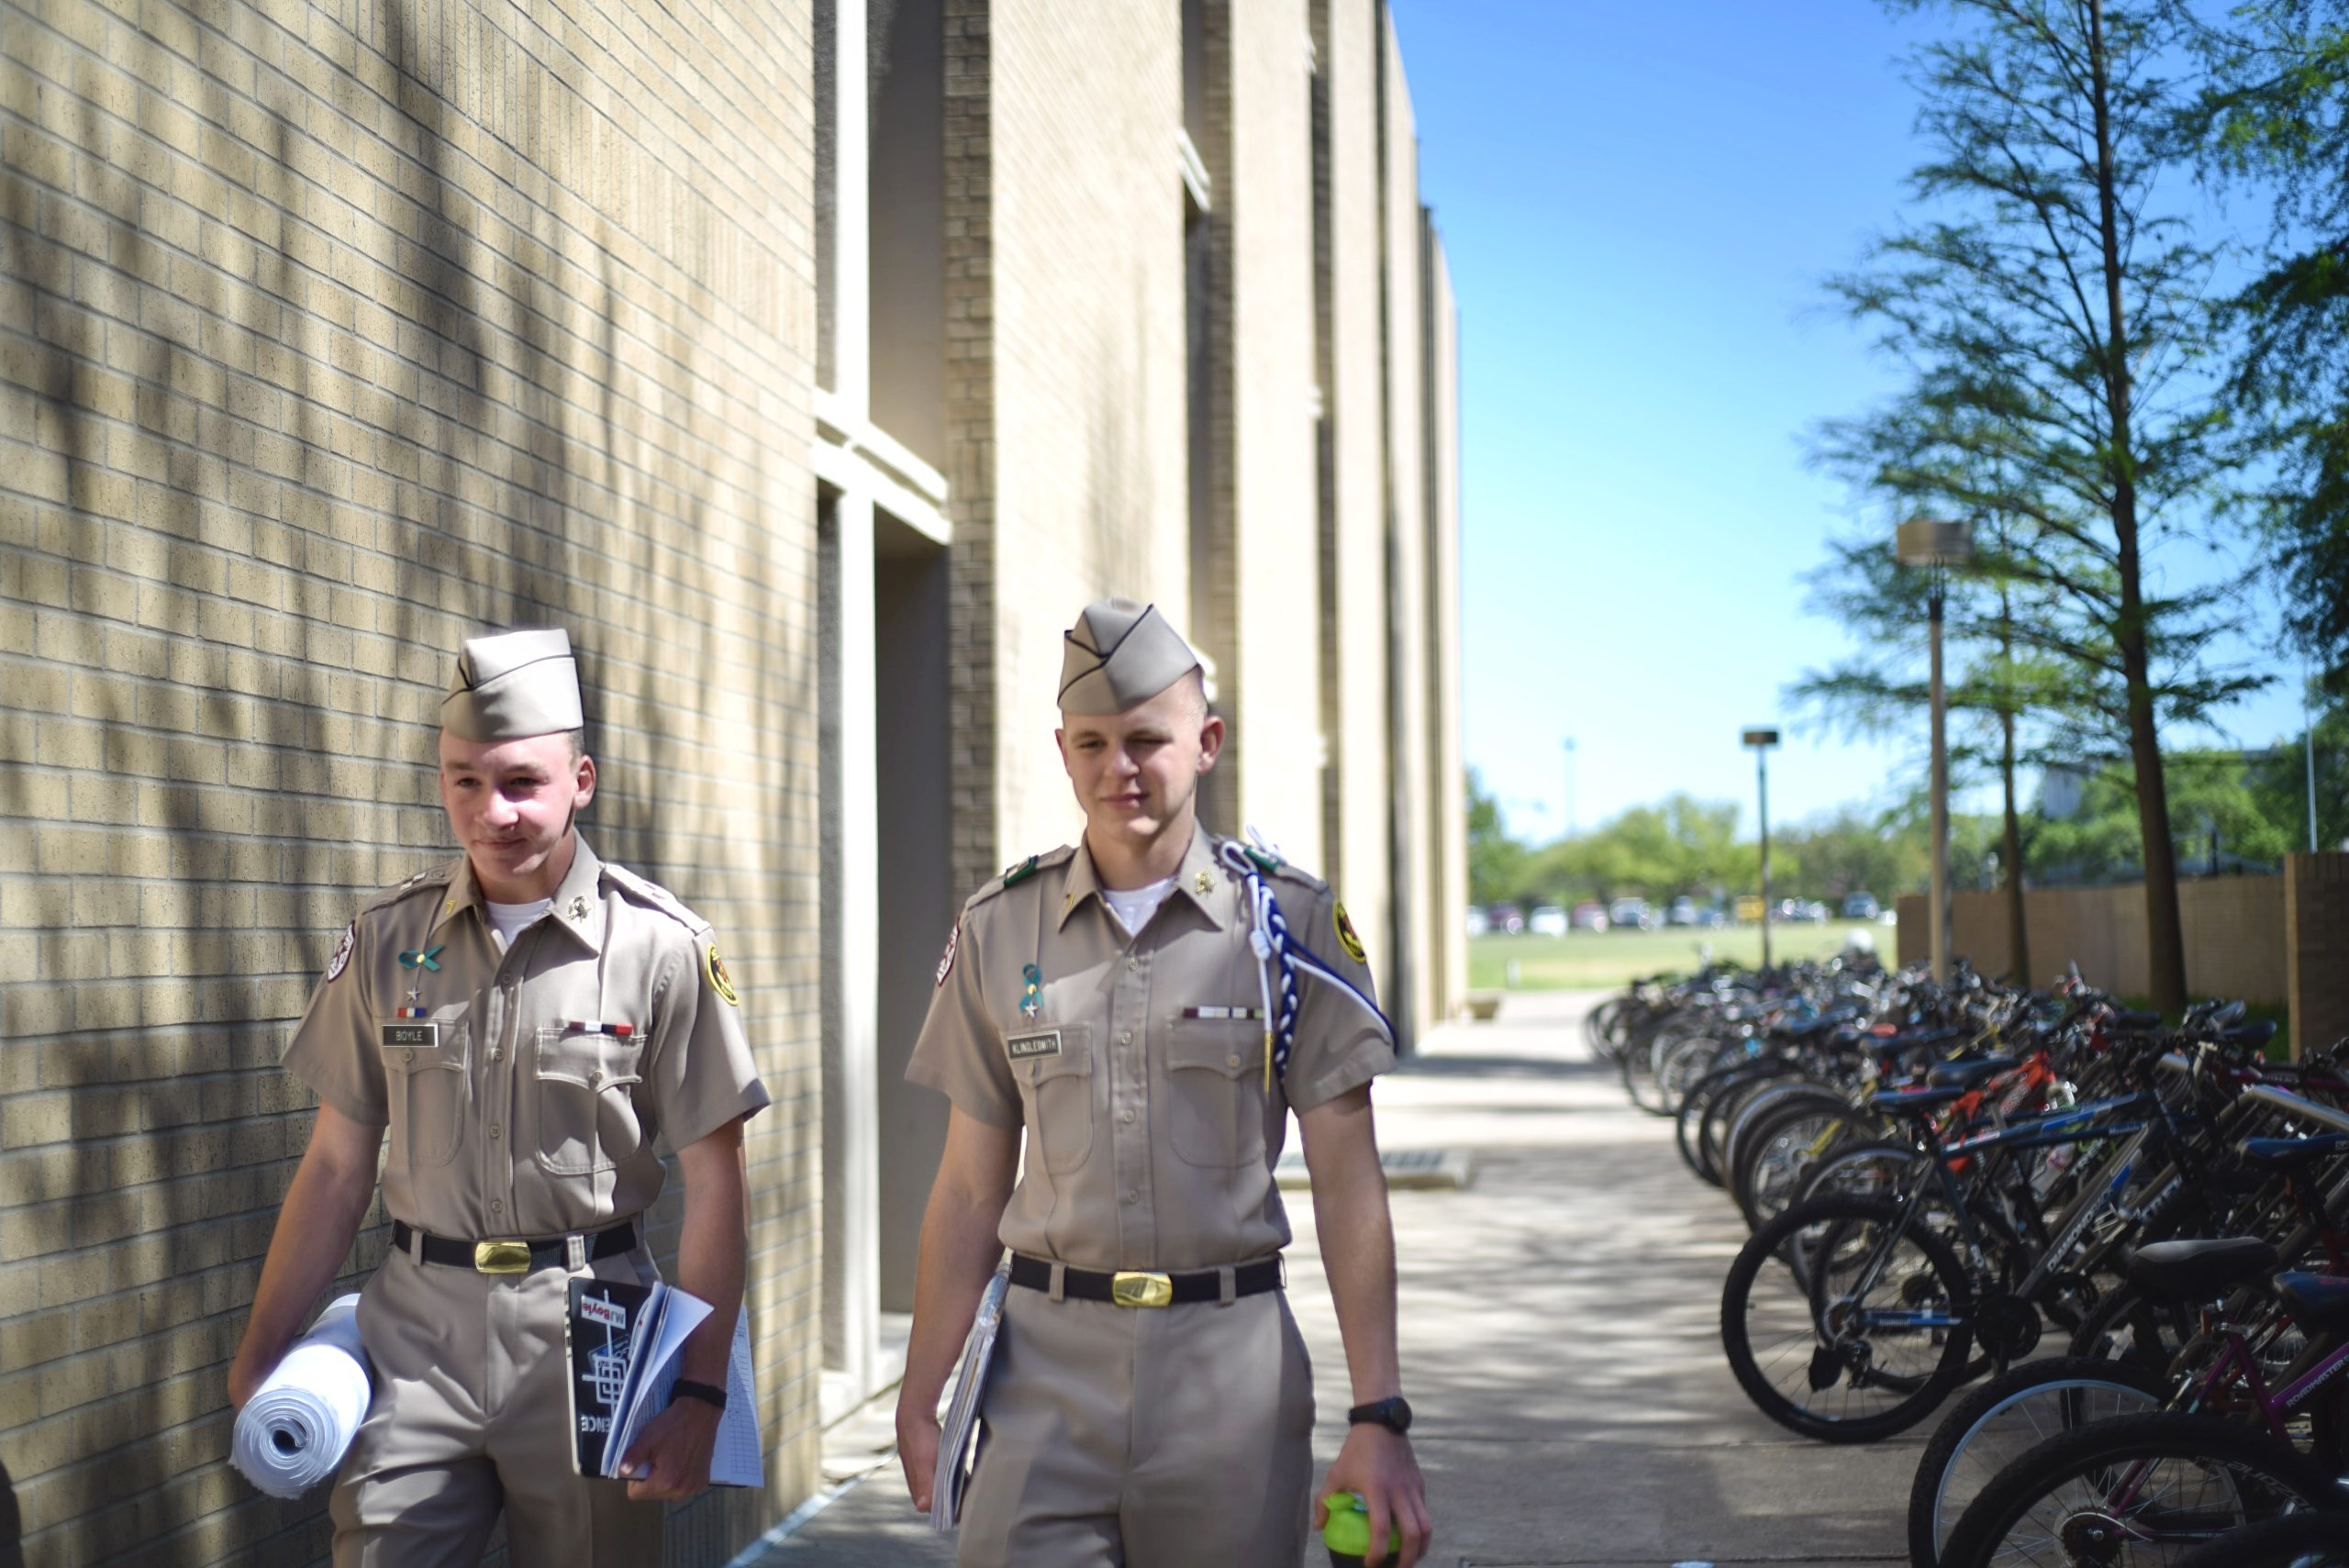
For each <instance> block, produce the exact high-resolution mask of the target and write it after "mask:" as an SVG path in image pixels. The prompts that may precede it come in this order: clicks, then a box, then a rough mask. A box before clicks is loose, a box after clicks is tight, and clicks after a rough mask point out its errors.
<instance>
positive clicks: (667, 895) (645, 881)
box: [604, 861, 710, 936]
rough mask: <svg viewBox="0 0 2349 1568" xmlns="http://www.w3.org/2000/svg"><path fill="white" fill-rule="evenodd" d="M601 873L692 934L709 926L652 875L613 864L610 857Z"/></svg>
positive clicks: (633, 896)
mask: <svg viewBox="0 0 2349 1568" xmlns="http://www.w3.org/2000/svg"><path fill="white" fill-rule="evenodd" d="M604 874H605V875H606V876H607V877H610V878H611V879H612V884H613V885H614V886H616V887H618V889H619V890H620V891H621V892H622V893H624V894H626V895H628V897H629V901H630V902H631V903H636V904H641V905H643V906H645V907H647V908H649V909H658V910H660V911H661V913H662V914H663V915H666V916H668V917H669V918H671V919H673V920H674V921H676V922H677V923H678V924H679V925H681V926H683V927H685V929H687V930H689V931H691V932H692V933H693V934H694V935H696V936H700V935H701V934H702V933H703V932H705V931H707V930H708V929H710V926H709V922H708V921H707V920H705V919H703V918H702V917H700V916H698V915H696V914H695V913H694V912H693V910H692V909H690V908H688V907H687V906H686V905H685V900H684V899H682V898H680V897H678V896H677V895H675V894H674V893H672V892H670V891H669V890H668V889H667V888H665V887H663V886H662V885H661V884H659V883H657V882H654V881H653V880H652V879H651V878H650V877H645V876H640V875H638V874H637V873H635V872H632V871H630V870H629V869H628V867H626V866H623V865H614V864H613V863H612V862H609V861H606V862H604Z"/></svg>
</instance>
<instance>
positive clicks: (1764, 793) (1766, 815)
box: [1740, 728, 1778, 969]
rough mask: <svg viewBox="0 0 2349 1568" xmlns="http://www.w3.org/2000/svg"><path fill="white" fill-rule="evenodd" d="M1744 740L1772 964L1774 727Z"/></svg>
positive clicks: (1765, 942)
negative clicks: (1748, 757) (1756, 816)
mask: <svg viewBox="0 0 2349 1568" xmlns="http://www.w3.org/2000/svg"><path fill="white" fill-rule="evenodd" d="M1740 739H1741V740H1743V741H1744V743H1745V744H1746V745H1748V746H1751V747H1753V794H1754V804H1755V806H1757V807H1758V812H1759V816H1760V817H1761V822H1762V967H1763V968H1765V969H1767V968H1769V967H1770V748H1771V747H1773V746H1776V744H1777V743H1778V732H1777V731H1776V730H1775V729H1767V728H1756V729H1749V730H1747V731H1746V732H1745V733H1744V734H1743V735H1742V736H1741V737H1740Z"/></svg>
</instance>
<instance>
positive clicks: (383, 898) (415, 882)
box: [359, 859, 462, 915]
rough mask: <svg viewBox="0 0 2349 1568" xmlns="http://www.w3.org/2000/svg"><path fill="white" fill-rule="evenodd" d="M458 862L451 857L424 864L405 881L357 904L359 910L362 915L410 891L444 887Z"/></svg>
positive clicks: (390, 903) (455, 872)
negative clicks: (420, 869) (424, 865)
mask: <svg viewBox="0 0 2349 1568" xmlns="http://www.w3.org/2000/svg"><path fill="white" fill-rule="evenodd" d="M460 863H462V862H459V861H456V860H453V859H452V860H445V861H442V862H440V863H439V864H437V865H429V866H426V867H425V868H424V869H423V870H422V871H420V872H417V873H416V874H415V875H413V876H411V877H409V878H408V879H407V880H406V882H401V883H395V884H393V885H391V886H390V887H386V888H384V890H383V891H382V892H380V893H378V894H376V895H374V896H373V897H372V898H370V899H368V900H367V902H366V903H364V904H362V905H361V906H359V912H360V913H361V914H362V915H365V914H370V913H372V912H373V911H374V910H377V909H382V908H384V907H386V906H390V905H394V904H396V903H398V902H399V901H400V900H401V899H403V898H406V896H408V895H410V894H412V893H421V892H423V891H425V890H426V889H427V888H431V889H435V890H437V889H440V888H443V887H446V886H448V885H449V884H450V882H451V879H453V878H454V877H455V876H456V874H457V867H458V865H459V864H460Z"/></svg>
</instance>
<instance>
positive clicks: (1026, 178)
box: [949, 0, 1190, 870]
mask: <svg viewBox="0 0 2349 1568" xmlns="http://www.w3.org/2000/svg"><path fill="white" fill-rule="evenodd" d="M987 29H988V38H987V45H988V50H989V58H988V70H989V73H990V88H989V95H988V96H989V104H988V109H987V116H988V122H987V129H988V136H987V148H988V150H989V152H990V154H991V159H990V162H989V165H988V171H987V176H986V178H987V186H988V190H989V192H990V193H991V195H992V198H993V203H992V210H991V212H990V214H989V216H988V223H989V228H990V231H991V233H992V234H993V237H994V243H993V251H992V256H991V260H990V263H989V265H990V272H989V279H990V281H991V283H992V285H993V290H994V297H993V316H992V319H993V325H994V334H995V344H994V361H993V373H994V394H995V395H994V420H993V429H992V439H993V442H994V462H993V466H992V473H991V475H989V477H991V478H992V481H993V484H992V495H991V499H990V503H989V504H991V506H992V508H993V528H992V538H991V540H990V542H989V544H988V546H987V547H986V548H988V549H989V550H991V552H992V571H993V572H994V573H995V579H994V580H995V585H996V586H995V595H994V616H993V637H994V659H993V666H994V672H995V678H996V696H995V705H996V726H997V729H996V754H995V758H994V772H995V798H996V823H995V828H996V835H997V839H996V851H995V856H994V865H993V866H992V867H990V868H989V869H990V870H995V869H1000V868H1001V866H1002V865H1003V864H1004V863H1005V862H1008V861H1009V860H1011V859H1012V858H1014V857H1016V856H1019V855H1025V854H1028V853H1030V852H1031V851H1037V850H1041V849H1048V848H1050V847H1051V846H1052V845H1054V844H1060V843H1066V842H1071V841H1073V840H1074V838H1075V837H1076V835H1077V834H1078V833H1079V832H1080V831H1081V830H1082V828H1083V818H1082V817H1081V816H1080V815H1079V813H1078V811H1077V808H1076V804H1075V802H1074V799H1072V798H1071V796H1070V794H1069V787H1068V781H1067V779H1066V777H1065V776H1064V775H1063V773H1062V771H1061V765H1060V758H1059V755H1058V753H1057V751H1055V750H1054V748H1053V745H1052V730H1053V728H1054V727H1055V726H1056V725H1057V723H1058V722H1059V709H1058V707H1057V706H1056V704H1055V700H1054V699H1055V696H1056V695H1057V693H1058V691H1059V688H1060V669H1061V646H1062V644H1061V634H1062V632H1063V630H1064V629H1065V628H1067V626H1068V624H1069V622H1070V620H1071V618H1072V617H1074V614H1075V612H1076V611H1077V610H1078V609H1080V608H1082V607H1083V606H1085V603H1086V602H1087V601H1089V600H1092V599H1095V598H1097V597H1099V596H1101V595H1104V594H1107V593H1122V594H1130V595H1135V596H1137V597H1140V598H1145V599H1152V600H1155V601H1156V602H1157V603H1158V604H1159V605H1160V606H1163V607H1164V609H1165V610H1166V612H1167V614H1168V615H1169V616H1171V617H1174V619H1175V624H1176V625H1178V626H1179V625H1182V624H1185V622H1186V620H1187V619H1188V617H1189V614H1190V605H1189V602H1188V599H1189V595H1188V591H1187V588H1186V584H1187V582H1188V573H1189V564H1188V563H1189V519H1188V512H1187V506H1188V495H1189V485H1188V483H1187V481H1186V474H1185V469H1186V441H1185V431H1186V410H1185V376H1184V323H1183V205H1182V202H1183V193H1182V184H1181V171H1180V165H1179V164H1178V162H1177V161H1176V155H1175V128H1177V127H1178V126H1180V125H1181V124H1182V28H1181V13H1180V8H1179V6H1177V5H1176V4H1175V0H1095V3H1092V4H1086V5H1082V6H1076V5H1069V4H1066V3H1064V0H998V3H997V4H996V5H995V6H993V7H992V9H991V15H990V16H989V17H988V19H987ZM949 69H950V91H951V90H952V85H951V83H952V66H951V65H950V68H949ZM970 499H972V500H973V501H975V500H976V498H975V497H972V498H970ZM958 504H960V502H959V500H958ZM957 542H958V549H959V547H960V540H959V539H958V541H957Z"/></svg>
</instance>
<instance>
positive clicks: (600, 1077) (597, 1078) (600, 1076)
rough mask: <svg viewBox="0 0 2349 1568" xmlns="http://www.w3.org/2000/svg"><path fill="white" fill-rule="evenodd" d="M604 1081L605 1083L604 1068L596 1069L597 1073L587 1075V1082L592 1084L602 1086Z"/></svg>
mask: <svg viewBox="0 0 2349 1568" xmlns="http://www.w3.org/2000/svg"><path fill="white" fill-rule="evenodd" d="M603 1081H604V1070H603V1069H602V1068H600V1067H598V1068H596V1070H595V1071H593V1072H591V1073H588V1074H587V1082H589V1083H590V1084H600V1083H602V1082H603Z"/></svg>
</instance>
